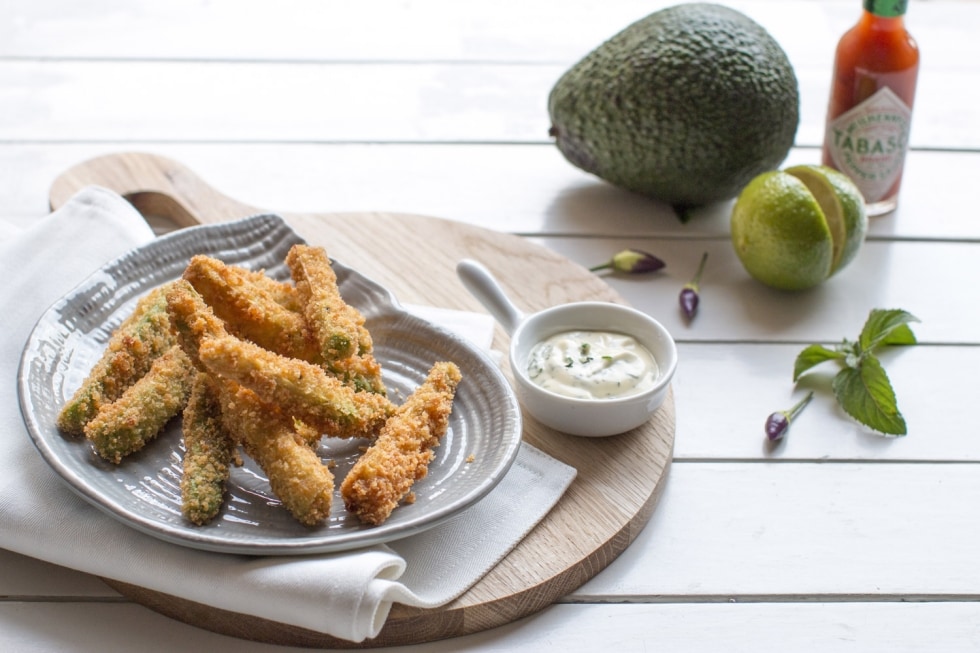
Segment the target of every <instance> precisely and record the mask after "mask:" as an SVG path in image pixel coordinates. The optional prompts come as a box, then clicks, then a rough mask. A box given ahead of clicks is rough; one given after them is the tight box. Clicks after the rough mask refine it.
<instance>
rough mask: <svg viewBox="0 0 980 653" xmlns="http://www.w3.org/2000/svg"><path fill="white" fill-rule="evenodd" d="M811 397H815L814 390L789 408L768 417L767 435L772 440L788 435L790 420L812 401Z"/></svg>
mask: <svg viewBox="0 0 980 653" xmlns="http://www.w3.org/2000/svg"><path fill="white" fill-rule="evenodd" d="M811 399H813V391H812V390H811V391H810V392H808V393H807V395H806V396H805V397H803V399H801V400H800V401H799V403H797V404H796V405H795V406H793V407H792V408H790V409H789V410H780V411H777V412H775V413H773V414H772V415H770V416H769V417H768V418H766V437H768V438H769V441H770V442H775V441H777V440H780V439H782V437H783V436H784V435H786V431H787V430H788V429H789V424H790V422H792V421H793V420H794V419H795V418H796V416H797V415H798V414H799V413H800V411H801V410H803V409H804V408H805V407H806V405H807V404H808V403H810V400H811Z"/></svg>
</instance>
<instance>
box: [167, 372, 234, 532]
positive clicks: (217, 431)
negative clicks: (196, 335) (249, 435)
mask: <svg viewBox="0 0 980 653" xmlns="http://www.w3.org/2000/svg"><path fill="white" fill-rule="evenodd" d="M183 431H184V459H183V463H182V464H183V475H182V476H181V479H180V496H181V512H182V513H183V515H184V516H185V517H186V518H187V519H188V520H190V521H191V522H193V523H195V524H198V525H201V524H206V523H207V522H209V521H211V520H212V519H214V517H215V516H216V515H217V514H218V512H219V511H220V510H221V506H222V504H223V503H224V494H225V483H226V482H227V480H228V476H229V474H230V473H231V465H232V462H233V459H234V457H235V442H234V440H233V438H232V437H231V435H230V434H229V433H228V432H227V431H226V430H225V428H224V425H223V423H222V420H221V404H220V402H219V400H218V389H217V386H216V384H215V382H214V379H212V378H211V376H210V375H208V374H205V373H203V372H198V373H197V374H196V376H195V377H194V382H193V385H192V386H191V394H190V397H189V398H188V399H187V406H186V407H185V408H184V421H183Z"/></svg>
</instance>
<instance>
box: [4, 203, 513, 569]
mask: <svg viewBox="0 0 980 653" xmlns="http://www.w3.org/2000/svg"><path fill="white" fill-rule="evenodd" d="M298 242H302V240H301V239H300V238H299V236H297V235H296V233H295V232H293V231H292V229H290V227H289V226H288V225H286V223H285V222H284V221H283V220H282V219H281V218H280V217H278V216H275V215H261V216H255V217H252V218H247V219H245V220H240V221H237V222H232V223H224V224H220V225H207V226H201V227H192V228H189V229H183V230H180V231H176V232H174V233H172V234H170V235H168V236H165V237H162V238H159V239H157V240H155V241H153V242H151V243H149V244H147V245H146V246H144V247H140V248H138V249H135V250H133V251H131V252H130V253H128V254H126V255H124V256H122V257H120V258H119V259H117V260H116V261H114V262H112V263H109V264H108V265H106V266H105V267H104V268H103V269H102V270H100V271H98V272H97V273H96V274H94V275H93V276H91V277H90V278H89V279H87V280H86V281H85V282H83V283H82V284H81V285H80V286H78V287H77V288H76V289H75V290H73V291H72V292H71V293H69V294H68V295H67V296H65V297H64V298H63V299H61V300H60V301H58V302H57V303H56V304H55V305H54V306H52V307H51V308H50V309H49V310H48V311H47V312H46V313H45V314H44V315H43V316H42V317H41V319H40V320H39V322H38V324H37V326H36V327H35V329H34V331H33V333H32V335H31V337H30V339H29V340H28V342H27V345H26V347H25V350H24V354H23V357H22V359H21V367H20V372H19V378H18V384H19V391H20V400H21V407H22V410H23V413H24V419H25V421H26V423H27V427H28V431H29V432H30V435H31V438H32V439H33V441H34V444H35V445H36V446H37V449H38V450H39V451H40V452H41V455H42V456H43V457H44V459H45V460H46V461H47V462H48V464H50V465H51V467H52V468H54V470H55V471H56V472H57V473H58V474H60V475H61V477H62V478H63V479H64V480H65V481H66V482H67V483H68V484H69V486H70V487H71V488H72V489H73V490H74V491H75V492H76V493H78V494H79V495H80V496H81V497H83V498H84V499H86V500H88V501H89V502H91V503H93V504H94V505H96V506H98V507H99V508H102V509H103V510H105V511H106V512H107V513H109V514H110V515H112V516H114V517H116V518H118V519H120V520H122V521H124V522H125V523H127V524H129V525H130V526H132V527H134V528H137V529H139V530H141V531H143V532H145V533H148V534H150V535H153V536H155V537H159V538H161V539H164V540H168V541H170V542H174V543H176V544H181V545H185V546H189V547H194V548H199V549H206V550H211V551H223V552H229V553H243V554H263V555H268V554H302V553H319V552H329V551H341V550H346V549H353V548H358V547H362V546H367V545H371V544H377V543H379V542H385V541H390V540H394V539H399V538H403V537H407V536H409V535H412V534H415V533H418V532H420V531H423V530H426V529H428V528H431V527H433V526H436V525H437V524H439V523H441V522H443V521H445V520H446V519H448V518H450V517H452V516H453V515H456V514H457V513H459V512H460V511H462V510H465V509H466V508H467V507H468V506H471V505H472V504H473V503H475V502H476V501H478V500H479V499H480V498H482V497H483V496H485V495H486V494H487V493H488V492H489V491H490V490H491V489H492V488H493V487H494V486H495V485H496V484H497V483H498V482H499V481H500V479H501V478H502V477H503V476H504V474H505V473H506V472H507V470H508V469H509V468H510V465H511V463H512V462H513V461H514V458H515V457H516V455H517V450H518V447H519V445H520V440H521V413H520V409H519V406H518V403H517V400H516V398H515V397H514V394H513V391H512V390H511V388H510V385H509V384H508V382H507V380H506V379H505V378H504V376H503V375H502V374H501V373H500V371H499V369H498V368H497V366H496V365H495V364H494V363H493V361H492V360H491V359H490V358H489V357H487V356H486V355H485V354H484V353H483V352H481V351H480V350H479V349H477V348H476V347H474V346H473V345H471V344H469V343H468V342H466V341H464V340H463V339H461V338H459V337H456V336H455V335H453V334H452V333H449V332H448V331H446V330H443V329H440V328H438V327H436V326H434V325H432V324H430V323H428V322H426V321H424V320H422V319H419V318H417V317H415V316H413V315H411V314H409V313H407V312H406V311H404V310H403V309H402V308H401V307H400V306H399V304H398V303H397V301H395V299H394V298H393V297H392V296H391V294H390V293H389V292H388V291H386V290H385V289H384V288H382V287H380V286H379V285H377V284H375V283H374V282H372V281H370V280H368V279H366V278H365V277H363V276H362V275H360V274H358V273H357V272H355V271H354V270H351V269H350V268H347V267H345V266H344V265H342V264H341V263H338V262H335V264H334V265H335V270H336V272H337V277H338V283H339V286H340V290H341V293H342V295H343V296H344V298H345V299H346V300H347V301H348V302H349V303H350V304H352V305H353V306H355V307H357V308H358V309H359V310H360V311H361V312H362V313H363V314H364V316H365V318H366V320H367V326H368V328H369V329H370V331H371V335H372V338H373V340H374V345H375V355H376V357H377V358H378V360H379V361H380V362H381V364H382V366H383V369H384V375H385V382H386V384H387V387H388V389H389V396H390V397H391V398H392V400H393V401H394V402H395V403H400V401H401V400H402V399H403V398H404V397H405V396H407V395H408V394H409V393H410V392H411V391H412V390H413V389H414V388H415V386H417V385H418V384H419V383H420V382H421V381H422V380H423V379H424V378H425V375H426V374H427V372H428V370H429V368H430V366H431V365H432V363H434V362H435V361H439V360H450V361H453V362H455V363H456V364H457V365H458V366H459V368H460V370H461V371H462V375H463V381H462V382H461V383H460V385H459V388H458V391H457V395H456V399H455V402H454V404H453V413H452V417H451V420H450V430H449V432H448V433H447V435H446V436H445V438H444V440H443V442H442V444H441V445H440V447H439V448H438V449H437V450H436V459H435V460H434V461H433V463H432V464H431V466H430V467H429V474H428V476H426V478H424V479H422V480H421V481H419V482H418V483H416V485H415V487H414V492H415V496H416V500H415V502H414V503H413V504H410V505H403V506H400V507H399V508H397V509H396V510H395V511H394V513H392V515H391V517H390V518H389V519H388V520H387V521H386V522H385V523H384V524H382V525H380V526H373V527H372V526H365V525H362V524H361V523H360V522H359V521H358V520H357V518H356V517H353V516H350V515H347V514H346V512H345V510H344V507H343V501H341V500H340V497H339V494H337V495H335V499H334V507H333V511H332V514H331V516H330V519H329V520H328V521H327V522H326V523H325V524H324V525H323V526H321V527H318V528H312V529H311V528H307V527H305V526H302V525H301V524H299V523H298V522H296V521H295V520H294V519H293V518H292V516H290V515H289V514H288V512H287V511H286V509H285V508H283V507H282V506H281V505H280V504H279V501H278V500H277V499H276V498H275V496H274V495H273V494H272V493H271V491H270V489H269V486H268V482H267V480H266V479H265V477H264V476H263V474H262V471H261V469H259V468H258V466H256V465H255V464H254V463H253V462H251V461H250V460H249V459H248V457H247V456H243V458H244V461H245V464H244V465H243V466H242V467H238V468H234V469H233V470H232V475H231V479H230V482H229V484H228V492H227V496H226V500H225V506H224V508H223V509H222V511H221V513H220V515H219V516H218V517H217V518H216V519H215V520H214V521H213V522H212V523H210V524H208V525H205V526H194V525H192V524H191V523H189V522H187V521H186V520H184V519H183V517H182V516H181V513H180V476H181V457H182V455H183V449H182V439H181V437H180V420H179V419H177V420H174V423H172V424H171V425H170V426H168V428H167V430H166V431H165V432H164V433H162V434H161V435H160V437H159V438H157V439H156V440H155V441H153V442H152V443H150V444H149V445H148V446H147V447H146V448H145V449H144V450H143V451H141V452H139V453H137V454H134V455H132V456H130V457H129V458H127V459H125V460H124V461H123V462H122V464H120V465H118V466H116V465H112V464H109V463H106V462H104V461H102V460H101V459H100V458H99V457H98V456H96V455H95V454H94V453H93V452H92V450H91V448H90V446H89V444H88V442H87V441H85V439H84V438H72V437H69V436H65V435H64V434H62V433H61V432H60V431H59V430H58V428H57V427H56V425H55V419H56V416H57V414H58V411H59V409H60V408H61V406H62V405H63V404H64V402H65V401H66V400H67V399H68V398H69V397H70V396H71V394H72V393H73V392H74V390H75V389H76V388H77V387H78V386H79V385H80V384H81V382H82V380H83V379H84V377H85V376H86V375H87V374H88V371H89V369H91V367H92V365H93V364H94V363H95V361H96V360H97V359H98V357H99V356H100V355H101V353H102V350H103V349H104V348H105V345H106V342H107V340H108V338H109V336H110V334H111V332H112V331H113V330H114V329H115V328H116V327H117V326H118V325H119V323H120V322H121V321H122V320H123V318H124V317H125V316H126V315H128V314H129V313H130V312H131V311H132V309H133V307H134V305H135V303H136V301H137V299H138V298H139V297H140V296H142V295H143V294H145V293H146V292H147V291H148V290H150V289H151V288H153V287H155V286H158V285H159V284H161V283H164V282H166V281H169V280H171V279H176V278H178V277H179V276H180V274H181V273H182V272H183V270H184V267H185V266H186V265H187V262H188V260H189V259H190V257H191V256H192V255H194V254H208V255H210V256H214V257H216V258H219V259H221V260H223V261H225V262H227V263H230V264H235V265H242V266H245V267H249V268H253V269H264V270H266V272H267V273H268V274H269V275H270V276H273V277H275V278H279V279H284V278H287V277H288V270H287V269H286V267H285V265H284V264H283V260H284V258H285V255H286V252H287V251H288V250H289V247H290V246H292V245H293V244H294V243H298ZM363 444H364V443H363V442H361V441H353V442H340V441H338V442H334V441H329V440H328V439H326V438H325V439H324V441H323V444H322V446H321V448H320V454H321V457H322V458H323V459H324V460H333V461H335V463H336V467H335V468H334V469H333V471H334V475H335V477H336V478H337V479H338V485H339V481H340V479H343V477H344V475H345V474H346V473H347V470H348V469H349V468H350V466H351V464H353V461H354V460H355V459H356V456H357V454H358V446H361V445H363Z"/></svg>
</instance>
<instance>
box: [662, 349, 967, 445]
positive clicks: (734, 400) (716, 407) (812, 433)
mask: <svg viewBox="0 0 980 653" xmlns="http://www.w3.org/2000/svg"><path fill="white" fill-rule="evenodd" d="M801 349H802V346H800V345H778V344H758V345H748V344H733V343H699V344H687V343H682V344H681V345H680V346H679V349H678V351H679V361H680V364H679V366H678V370H677V374H676V376H675V381H674V386H675V388H676V391H677V394H676V402H677V433H678V437H677V442H676V446H675V450H674V460H681V461H683V460H687V461H711V460H719V461H724V460H745V461H753V460H755V461H763V460H778V461H791V460H792V461H812V462H832V461H858V460H868V461H943V462H980V442H978V438H977V437H976V427H975V423H976V414H975V413H974V412H973V408H974V405H973V402H974V401H975V397H976V389H975V384H974V383H973V381H972V380H971V378H970V375H971V374H972V370H976V369H980V347H926V346H920V347H911V348H903V349H900V350H899V349H895V350H891V351H889V352H886V353H883V354H882V356H881V360H882V364H883V365H884V366H885V369H886V371H887V373H888V377H889V379H890V380H891V383H892V386H893V387H894V388H895V393H896V395H897V397H898V406H899V409H900V410H901V411H902V414H903V415H904V417H905V421H906V423H907V424H908V429H909V434H908V435H907V436H906V437H902V438H889V437H882V436H879V435H877V434H873V433H870V432H868V431H867V429H865V428H863V427H861V426H860V425H858V424H857V423H856V422H853V421H852V420H851V419H850V418H848V417H847V416H846V415H845V414H844V412H843V411H842V410H841V409H840V408H839V407H838V405H837V402H836V400H835V399H834V396H833V392H832V390H831V388H830V378H831V376H832V375H833V374H834V373H835V372H836V370H837V369H839V367H838V366H835V365H833V364H826V365H824V366H821V367H818V368H815V369H814V371H813V372H811V373H810V374H809V375H807V376H805V377H803V379H801V382H800V384H799V386H795V385H794V384H793V381H792V369H793V361H794V360H795V357H796V355H797V354H798V353H799V352H800V350H801ZM926 379H927V380H926ZM810 389H813V390H814V393H815V395H814V399H813V400H812V401H811V402H810V405H809V406H807V408H806V410H805V412H804V413H802V414H801V415H800V416H799V417H798V418H797V419H796V420H794V422H793V424H792V426H791V428H790V430H789V432H788V435H787V436H786V437H785V438H784V439H783V441H782V442H781V443H780V444H779V445H778V446H769V445H768V444H767V441H766V438H765V435H764V432H763V424H764V423H765V419H766V417H767V416H768V415H769V414H770V413H772V412H773V411H776V410H786V409H788V408H789V407H790V406H792V405H793V404H795V403H796V402H797V401H798V400H799V399H800V398H802V397H803V395H804V393H805V392H806V391H807V390H810ZM719 415H723V416H724V418H723V419H719V418H718V416H719Z"/></svg>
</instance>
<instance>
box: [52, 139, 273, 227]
mask: <svg viewBox="0 0 980 653" xmlns="http://www.w3.org/2000/svg"><path fill="white" fill-rule="evenodd" d="M92 185H95V186H102V187H104V188H108V189H109V190H112V191H115V192H116V193H119V194H120V195H122V196H123V197H125V198H126V199H127V200H129V202H130V203H131V204H132V205H133V206H135V207H136V209H137V210H139V212H140V213H141V214H143V215H144V216H158V217H163V218H166V219H168V220H171V221H172V222H174V223H176V224H177V225H179V226H181V227H190V226H193V225H196V224H207V223H212V222H223V221H226V220H231V219H234V218H241V217H245V216H248V215H254V214H256V213H261V212H262V211H261V210H260V209H258V208H256V207H253V206H249V205H247V204H243V203H241V202H239V201H238V200H235V199H233V198H231V197H228V196H227V195H224V194H222V193H220V192H218V191H217V190H215V189H214V188H213V187H212V186H210V185H209V184H207V183H206V182H205V181H204V180H203V179H201V178H200V177H199V176H197V174H195V173H194V172H192V171H191V170H190V169H189V168H187V167H185V166H183V165H181V164H180V163H177V162H176V161H173V160H171V159H168V158H166V157H163V156H160V155H157V154H150V153H146V152H120V153H114V154H107V155H104V156H99V157H95V158H93V159H89V160H87V161H84V162H82V163H79V164H77V165H75V166H74V167H72V168H69V169H68V170H66V171H65V172H63V173H62V174H61V175H59V176H58V177H57V178H56V179H55V180H54V183H53V184H52V185H51V190H50V193H49V195H48V203H49V205H50V207H51V210H52V211H54V210H56V209H58V208H60V207H61V206H63V205H64V204H65V202H67V201H68V199H69V198H71V197H72V196H73V195H74V194H75V193H77V192H78V191H79V190H81V189H82V188H84V187H86V186H92Z"/></svg>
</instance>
